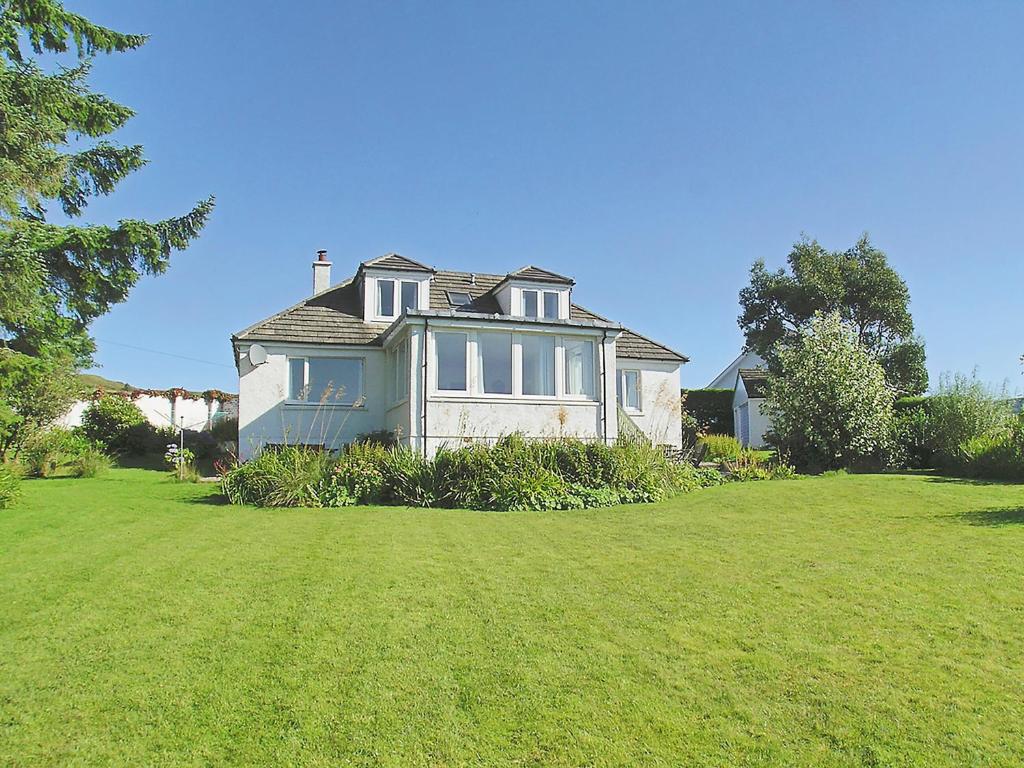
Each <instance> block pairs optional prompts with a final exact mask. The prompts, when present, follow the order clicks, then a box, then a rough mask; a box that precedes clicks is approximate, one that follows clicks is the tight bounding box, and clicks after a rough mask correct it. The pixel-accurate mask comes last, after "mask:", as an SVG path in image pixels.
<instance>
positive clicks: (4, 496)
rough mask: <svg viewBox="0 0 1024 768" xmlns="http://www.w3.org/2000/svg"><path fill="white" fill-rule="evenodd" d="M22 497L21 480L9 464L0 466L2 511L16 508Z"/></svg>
mask: <svg viewBox="0 0 1024 768" xmlns="http://www.w3.org/2000/svg"><path fill="white" fill-rule="evenodd" d="M20 495H21V478H20V477H18V473H17V472H16V471H15V470H14V468H13V467H11V466H10V465H8V464H0V509H7V508H8V507H12V506H14V502H16V501H17V500H18V497H19V496H20Z"/></svg>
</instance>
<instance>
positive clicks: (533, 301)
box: [523, 291, 537, 317]
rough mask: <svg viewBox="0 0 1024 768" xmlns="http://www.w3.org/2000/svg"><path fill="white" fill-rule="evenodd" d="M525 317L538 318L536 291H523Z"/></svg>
mask: <svg viewBox="0 0 1024 768" xmlns="http://www.w3.org/2000/svg"><path fill="white" fill-rule="evenodd" d="M523 317H537V292H536V291H523Z"/></svg>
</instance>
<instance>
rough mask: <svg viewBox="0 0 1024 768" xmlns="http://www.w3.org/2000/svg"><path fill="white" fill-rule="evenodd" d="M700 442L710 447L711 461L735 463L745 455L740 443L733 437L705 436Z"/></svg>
mask: <svg viewBox="0 0 1024 768" xmlns="http://www.w3.org/2000/svg"><path fill="white" fill-rule="evenodd" d="M700 441H701V442H702V443H704V445H706V446H707V447H708V454H707V455H708V459H709V460H710V461H735V460H736V459H738V458H739V457H740V455H741V454H742V453H743V446H742V445H741V444H740V441H739V440H737V439H736V438H735V437H732V436H731V435H704V436H703V437H702V438H700Z"/></svg>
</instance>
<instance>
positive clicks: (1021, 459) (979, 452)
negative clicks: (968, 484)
mask: <svg viewBox="0 0 1024 768" xmlns="http://www.w3.org/2000/svg"><path fill="white" fill-rule="evenodd" d="M947 467H948V468H949V469H950V470H951V471H954V472H955V473H956V474H959V475H964V476H966V477H979V478H987V479H992V480H1024V416H1020V417H1018V418H1017V419H1016V420H1015V422H1014V423H1012V424H1011V425H1010V426H1008V427H1006V428H1005V429H1002V430H999V431H997V432H989V433H988V434H985V435H979V436H977V437H972V438H970V439H969V440H967V441H966V442H964V444H963V445H961V446H960V450H959V451H958V454H957V456H956V458H955V459H954V460H951V461H949V462H948V463H947Z"/></svg>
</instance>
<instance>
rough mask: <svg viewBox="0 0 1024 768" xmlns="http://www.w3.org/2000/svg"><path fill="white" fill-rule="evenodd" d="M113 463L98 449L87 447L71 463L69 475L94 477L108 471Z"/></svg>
mask: <svg viewBox="0 0 1024 768" xmlns="http://www.w3.org/2000/svg"><path fill="white" fill-rule="evenodd" d="M112 464H113V461H111V459H110V457H109V456H107V454H105V453H103V451H101V450H99V449H98V448H93V447H92V446H90V447H89V449H88V450H86V451H83V452H82V453H81V454H79V455H78V456H77V457H75V459H74V460H73V461H72V462H71V465H70V469H71V474H72V475H74V476H75V477H96V476H98V475H102V474H103V473H104V472H106V471H107V470H108V469H110V467H111V465H112Z"/></svg>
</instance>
